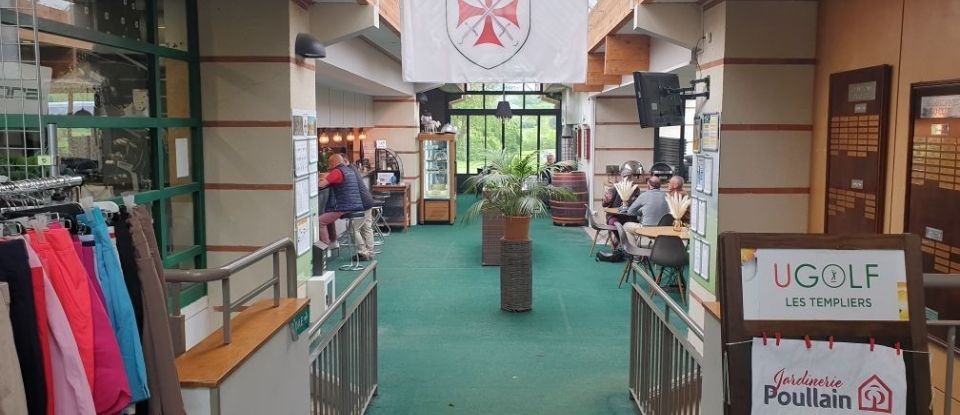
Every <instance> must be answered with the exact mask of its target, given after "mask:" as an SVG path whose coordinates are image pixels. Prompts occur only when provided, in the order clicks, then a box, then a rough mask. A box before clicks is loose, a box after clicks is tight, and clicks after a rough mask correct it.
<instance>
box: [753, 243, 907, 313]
mask: <svg viewBox="0 0 960 415" xmlns="http://www.w3.org/2000/svg"><path fill="white" fill-rule="evenodd" d="M740 260H741V276H742V280H743V318H744V320H820V321H826V320H829V321H908V320H909V318H910V315H909V311H908V307H907V306H908V301H907V282H906V281H907V280H906V266H905V260H904V254H903V251H895V250H826V249H743V250H741V252H740Z"/></svg>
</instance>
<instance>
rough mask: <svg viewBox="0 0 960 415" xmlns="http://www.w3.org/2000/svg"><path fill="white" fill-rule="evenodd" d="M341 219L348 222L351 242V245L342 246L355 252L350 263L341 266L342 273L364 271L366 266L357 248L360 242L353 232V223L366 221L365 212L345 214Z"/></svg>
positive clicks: (348, 233) (348, 236)
mask: <svg viewBox="0 0 960 415" xmlns="http://www.w3.org/2000/svg"><path fill="white" fill-rule="evenodd" d="M340 218H341V219H346V220H347V238H348V239H349V240H350V243H349V244H341V246H344V245H346V247H347V248H349V250H348V252H347V253H349V251H353V255H351V256H350V263H349V264H347V265H342V266H340V271H363V270H364V269H366V268H367V267H366V265H363V264H361V263H360V250H359V249H358V248H357V247H358V246H359V245H358V243H359V241H357V240H356V237H355V236H354V235H355V232H354V231H353V221H355V220H359V221H363V220H364V212H350V213H345V214H344V215H343V216H341V217H340Z"/></svg>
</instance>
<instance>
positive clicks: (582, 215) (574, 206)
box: [550, 171, 587, 226]
mask: <svg viewBox="0 0 960 415" xmlns="http://www.w3.org/2000/svg"><path fill="white" fill-rule="evenodd" d="M553 185H554V186H557V187H564V188H567V189H570V191H572V192H573V195H574V196H575V200H550V213H551V215H553V224H554V225H560V226H564V225H576V226H583V225H586V224H587V220H586V210H587V208H586V206H584V205H585V204H586V203H587V174H586V173H584V172H582V171H575V172H570V173H553Z"/></svg>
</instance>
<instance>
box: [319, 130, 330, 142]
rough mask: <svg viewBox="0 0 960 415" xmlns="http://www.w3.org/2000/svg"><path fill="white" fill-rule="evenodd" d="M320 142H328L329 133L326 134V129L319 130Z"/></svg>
mask: <svg viewBox="0 0 960 415" xmlns="http://www.w3.org/2000/svg"><path fill="white" fill-rule="evenodd" d="M320 144H330V134H327V130H321V131H320Z"/></svg>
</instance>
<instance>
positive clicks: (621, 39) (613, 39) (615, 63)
mask: <svg viewBox="0 0 960 415" xmlns="http://www.w3.org/2000/svg"><path fill="white" fill-rule="evenodd" d="M649 70H650V36H646V35H609V36H607V38H606V50H605V51H604V64H603V73H604V75H615V76H617V77H618V78H619V77H620V76H623V75H630V74H632V73H634V72H638V71H649ZM618 81H619V79H618ZM618 83H619V82H618Z"/></svg>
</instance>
